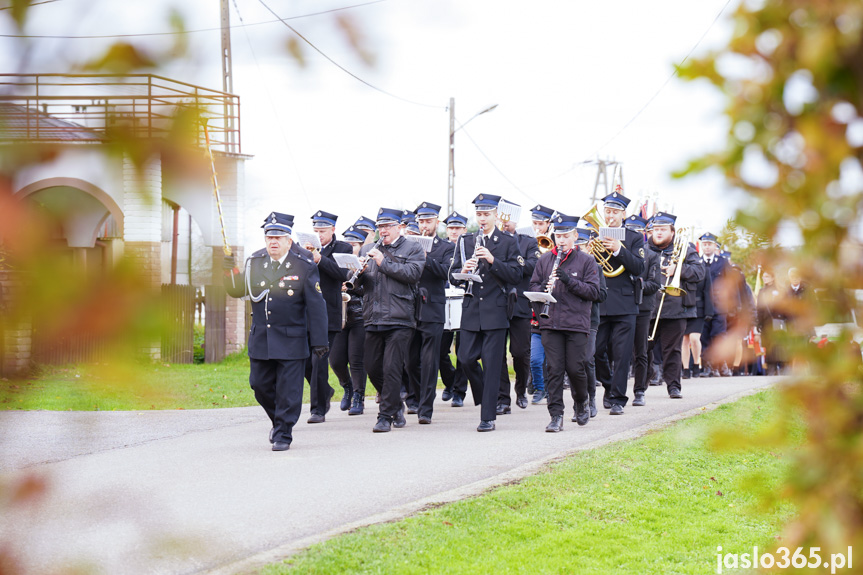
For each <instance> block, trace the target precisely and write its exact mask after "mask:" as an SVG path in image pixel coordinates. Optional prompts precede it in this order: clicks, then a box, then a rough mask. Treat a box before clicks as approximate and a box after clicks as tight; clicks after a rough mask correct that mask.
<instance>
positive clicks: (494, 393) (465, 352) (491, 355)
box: [458, 329, 506, 421]
mask: <svg viewBox="0 0 863 575" xmlns="http://www.w3.org/2000/svg"><path fill="white" fill-rule="evenodd" d="M505 345H506V329H490V330H486V331H468V330H466V329H462V330H461V342H460V345H459V346H458V358H459V360H461V362H462V365H464V368H465V372H466V373H467V378H468V381H470V387H471V391H472V392H473V400H474V403H476V404H481V405H482V409H481V410H480V419H482V420H483V421H493V420H495V419H497V398H498V396H499V395H500V366H501V362H502V361H503V354H504V352H505V351H506V350H505V348H504V346H505ZM480 359H482V367H480V365H479V360H480Z"/></svg>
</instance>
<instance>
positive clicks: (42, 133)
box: [0, 74, 241, 153]
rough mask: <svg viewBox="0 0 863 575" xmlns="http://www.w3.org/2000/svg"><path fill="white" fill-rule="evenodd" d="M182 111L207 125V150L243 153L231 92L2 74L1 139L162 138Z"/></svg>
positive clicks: (139, 78)
mask: <svg viewBox="0 0 863 575" xmlns="http://www.w3.org/2000/svg"><path fill="white" fill-rule="evenodd" d="M183 112H193V113H195V114H196V115H197V116H198V117H199V118H200V119H205V120H207V125H208V129H209V132H210V144H211V146H212V149H213V150H219V151H223V152H229V153H241V142H240V98H239V96H236V95H234V94H228V93H226V92H221V91H218V90H211V89H209V88H203V87H201V86H195V85H194V84H188V83H186V82H180V81H177V80H171V79H170V78H164V77H162V76H156V75H153V74H0V141H12V140H14V141H20V140H29V141H70V140H76V141H87V140H91V141H106V140H110V139H111V137H112V134H123V135H124V136H125V137H133V138H165V137H168V136H169V135H170V134H172V133H174V132H173V129H174V122H173V120H174V119H175V118H176V117H177V116H178V114H181V113H183ZM195 138H196V141H197V144H198V145H199V146H201V147H203V146H204V145H205V144H204V134H203V130H202V129H200V126H197V129H196V134H195Z"/></svg>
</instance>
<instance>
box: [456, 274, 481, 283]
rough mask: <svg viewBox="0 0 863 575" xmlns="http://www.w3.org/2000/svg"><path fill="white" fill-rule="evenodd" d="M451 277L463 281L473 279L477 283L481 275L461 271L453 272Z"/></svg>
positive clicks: (479, 281)
mask: <svg viewBox="0 0 863 575" xmlns="http://www.w3.org/2000/svg"><path fill="white" fill-rule="evenodd" d="M452 279H454V280H464V281H468V280H473V281H475V282H477V283H482V277H481V276H478V275H477V274H463V273H461V272H454V273H453V274H452Z"/></svg>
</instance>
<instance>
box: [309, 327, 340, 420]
mask: <svg viewBox="0 0 863 575" xmlns="http://www.w3.org/2000/svg"><path fill="white" fill-rule="evenodd" d="M338 333H339V332H337V331H331V332H328V333H327V340H328V341H327V346H328V347H329V348H330V349H332V348H333V340H335V339H336V335H338ZM329 360H330V354H329V352H327V353H326V354H325V355H324V356H323V357H318V356H317V355H315V354H311V355H310V356H309V358H308V359H307V360H306V381H308V382H309V411H310V412H311V413H317V414H318V415H326V413H327V411H328V409H327V408H328V407H329V406H330V397H332V394H333V388H332V387H330V382H329V379H330V361H329Z"/></svg>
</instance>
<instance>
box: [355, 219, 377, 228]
mask: <svg viewBox="0 0 863 575" xmlns="http://www.w3.org/2000/svg"><path fill="white" fill-rule="evenodd" d="M354 227H355V228H357V229H360V230H365V231H367V232H373V231H375V221H374V220H373V219H371V218H367V217H366V216H360V217H359V218H357V221H356V222H354Z"/></svg>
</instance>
